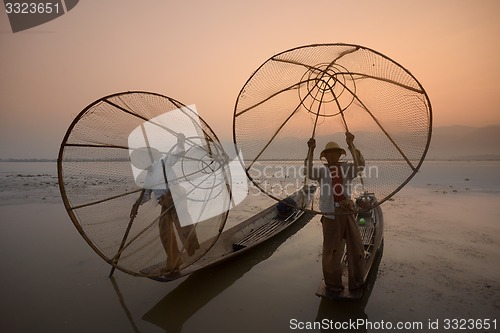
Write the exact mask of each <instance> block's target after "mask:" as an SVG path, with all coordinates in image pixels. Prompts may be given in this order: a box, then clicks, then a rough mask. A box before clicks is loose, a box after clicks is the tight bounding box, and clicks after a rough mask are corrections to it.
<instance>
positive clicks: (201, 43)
mask: <svg viewBox="0 0 500 333" xmlns="http://www.w3.org/2000/svg"><path fill="white" fill-rule="evenodd" d="M499 16H500V1H497V0H468V1H462V0H440V1H435V0H421V1H401V0H392V1H391V0H381V1H333V0H326V1H314V0H312V1H304V0H302V1H296V0H293V1H261V0H259V1H234V0H233V1H229V0H227V1H221V0H219V1H165V0H149V1H118V0H114V1H111V0H107V1H88V0H87V1H80V2H79V4H78V5H77V6H76V7H75V8H74V9H73V10H71V11H69V12H68V13H66V14H65V15H63V16H61V17H59V18H57V19H55V20H53V21H50V22H48V23H46V24H43V25H41V26H38V27H35V28H32V29H29V30H26V31H23V32H18V33H12V31H11V29H10V25H9V21H8V18H7V15H6V14H5V13H0V49H1V53H0V54H1V61H0V80H1V81H0V82H1V89H0V158H56V157H57V152H58V150H59V145H60V143H61V140H62V138H63V136H64V134H65V132H66V130H67V128H68V126H69V125H70V123H71V121H72V120H73V118H74V117H75V116H76V115H77V114H78V113H79V112H80V111H81V110H82V109H83V108H85V107H86V106H87V105H88V104H90V103H91V102H93V101H95V100H96V99H99V98H100V97H103V96H106V95H109V94H112V93H116V92H121V91H129V90H145V91H152V92H157V93H160V94H164V95H167V96H170V97H173V98H175V99H177V100H179V101H181V102H183V103H184V104H195V105H196V107H197V109H198V111H199V113H200V115H201V116H202V117H203V119H204V120H205V121H206V122H208V123H209V124H210V126H211V127H212V128H213V129H214V130H215V132H216V133H217V135H218V136H219V138H221V139H222V140H231V139H232V117H233V109H234V104H235V101H236V97H237V96H238V93H239V91H240V89H241V87H242V86H243V85H244V84H245V82H246V80H247V79H248V78H249V77H250V75H251V74H252V72H253V71H255V70H256V69H257V68H258V67H259V66H260V65H261V64H262V63H263V62H265V61H266V60H267V59H268V58H270V57H271V56H272V55H274V54H275V53H278V52H282V51H285V50H288V49H290V48H294V47H297V46H301V45H308V44H315V43H337V42H343V43H350V44H359V45H362V46H365V47H368V48H372V49H374V50H376V51H378V52H381V53H383V54H385V55H386V56H388V57H390V58H391V59H393V60H395V61H396V62H398V63H399V64H401V65H402V66H404V67H405V68H407V69H408V70H409V71H410V72H411V73H412V74H413V75H414V76H415V77H416V78H417V79H418V80H419V82H420V83H421V84H422V85H423V86H424V88H425V90H426V91H427V93H428V95H429V97H430V100H431V103H432V107H433V112H434V125H435V126H447V125H470V126H486V125H489V124H500V107H499V105H500V103H499V100H500V97H499V94H500V43H499V36H500V20H499V19H498V17H499Z"/></svg>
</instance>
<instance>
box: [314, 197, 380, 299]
mask: <svg viewBox="0 0 500 333" xmlns="http://www.w3.org/2000/svg"><path fill="white" fill-rule="evenodd" d="M363 200H364V201H365V202H366V201H371V202H374V201H375V200H376V199H375V196H373V194H364V195H363V196H362V197H360V198H358V200H356V203H357V204H359V203H360V202H362V201H363ZM356 221H357V222H358V228H359V231H360V233H361V240H362V241H363V245H364V247H365V275H364V281H367V279H368V275H369V274H370V272H371V271H372V268H373V266H374V265H373V263H374V262H375V261H376V259H377V256H379V255H381V253H382V248H383V241H384V219H383V216H382V209H381V208H380V206H376V207H375V208H373V209H371V210H368V211H366V212H362V213H358V214H357V215H356ZM342 265H343V268H344V270H343V274H342V283H343V285H344V286H347V285H348V283H347V281H348V275H347V255H346V247H344V254H343V257H342ZM363 292H364V288H359V289H356V290H349V289H348V288H347V287H346V288H345V289H344V290H342V291H341V292H340V293H339V292H334V291H332V290H330V289H328V288H327V287H326V285H325V281H324V280H323V281H321V283H320V286H319V288H318V291H317V292H316V295H318V296H320V297H324V298H327V299H330V300H343V299H360V298H362V297H363Z"/></svg>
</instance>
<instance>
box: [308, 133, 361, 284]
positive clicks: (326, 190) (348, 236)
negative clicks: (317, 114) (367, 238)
mask: <svg viewBox="0 0 500 333" xmlns="http://www.w3.org/2000/svg"><path fill="white" fill-rule="evenodd" d="M353 140H354V135H353V134H351V133H349V132H346V142H347V145H348V147H349V150H350V151H351V153H352V154H353V156H355V163H346V162H339V159H340V157H341V155H343V154H344V155H345V154H346V152H345V150H344V149H342V148H340V146H339V145H338V144H337V143H335V142H328V143H327V144H326V146H325V149H324V150H323V151H322V152H321V155H320V158H325V159H326V161H327V163H326V164H324V165H323V166H321V167H313V165H312V164H313V163H312V160H313V155H314V148H315V147H316V141H315V140H314V139H310V140H309V142H308V143H307V144H308V146H309V155H308V157H307V159H306V170H307V176H308V178H310V179H313V180H317V181H319V183H320V203H319V205H320V207H319V208H320V210H321V211H322V212H334V211H337V212H339V213H340V214H335V215H323V217H322V218H321V224H322V226H323V258H322V265H323V277H324V280H325V284H326V286H327V287H328V288H329V289H331V290H332V291H333V292H340V291H342V290H343V289H344V286H343V285H342V263H341V260H342V255H343V247H344V240H345V242H346V243H347V260H348V273H349V289H357V288H361V287H362V286H363V283H364V281H363V280H364V247H363V243H362V241H361V235H360V233H359V229H358V227H357V225H356V220H355V218H354V215H353V214H348V213H349V212H353V209H354V203H353V201H352V200H351V199H350V197H351V193H350V186H349V185H350V182H351V181H352V179H353V178H355V177H356V175H357V172H356V167H358V169H357V170H358V171H359V170H360V168H362V167H363V166H364V159H363V156H362V155H361V152H360V151H359V150H357V149H355V148H354V146H353ZM354 154H355V155H354ZM356 164H357V165H356ZM346 213H347V214H346Z"/></svg>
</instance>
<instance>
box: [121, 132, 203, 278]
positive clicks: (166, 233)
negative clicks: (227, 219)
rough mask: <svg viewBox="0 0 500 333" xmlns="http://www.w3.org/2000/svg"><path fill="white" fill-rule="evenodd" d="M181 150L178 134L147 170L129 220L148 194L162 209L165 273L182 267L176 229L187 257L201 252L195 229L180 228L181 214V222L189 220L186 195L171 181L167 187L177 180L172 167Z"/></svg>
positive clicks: (183, 139)
mask: <svg viewBox="0 0 500 333" xmlns="http://www.w3.org/2000/svg"><path fill="white" fill-rule="evenodd" d="M184 146H185V136H184V135H183V134H178V136H177V145H176V147H175V149H174V150H173V151H172V152H171V153H170V154H167V156H165V157H162V158H160V159H158V160H156V161H154V162H153V163H152V164H151V165H150V166H149V167H148V168H147V169H146V172H147V174H146V176H145V178H144V190H143V191H144V193H143V194H142V195H141V196H140V197H139V198H138V199H137V201H136V202H135V204H134V206H133V207H132V211H131V213H130V217H131V218H132V217H134V216H135V215H136V214H137V210H138V208H139V206H140V205H142V204H144V203H146V202H148V201H149V200H151V194H154V196H155V198H156V200H157V201H158V203H159V204H160V205H161V214H160V217H159V231H160V239H161V243H162V245H163V248H164V250H165V252H166V254H167V262H166V268H165V269H163V270H162V271H164V272H165V273H171V272H174V271H176V270H178V269H179V267H180V265H181V264H182V259H181V254H182V252H181V251H180V250H179V246H178V244H177V237H176V233H175V229H177V233H178V235H179V239H180V240H181V242H182V244H183V248H184V249H185V250H186V252H187V254H188V255H189V256H192V255H193V254H194V253H195V251H196V250H197V249H199V248H200V244H199V242H198V238H197V236H196V230H195V227H194V225H193V224H192V223H187V225H186V226H181V224H180V222H179V214H182V219H183V221H186V220H187V219H189V220H190V219H191V217H190V215H189V212H188V208H187V203H186V191H185V190H184V189H183V188H182V186H180V185H179V184H176V183H174V182H172V181H171V184H169V183H168V180H167V179H177V177H176V176H175V172H174V170H173V166H174V165H175V164H176V163H177V162H178V161H179V159H181V158H182V157H183V156H184V155H185V152H186V150H185V147H184ZM147 153H148V154H149V156H150V157H151V156H152V154H151V151H148V152H147ZM167 175H168V177H167ZM174 196H175V200H174ZM174 201H175V202H174ZM174 226H175V229H174Z"/></svg>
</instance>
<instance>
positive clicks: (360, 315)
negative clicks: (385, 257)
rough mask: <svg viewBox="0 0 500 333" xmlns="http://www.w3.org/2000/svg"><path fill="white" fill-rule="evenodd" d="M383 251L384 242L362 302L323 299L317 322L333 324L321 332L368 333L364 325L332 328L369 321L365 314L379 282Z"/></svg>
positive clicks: (374, 263)
mask: <svg viewBox="0 0 500 333" xmlns="http://www.w3.org/2000/svg"><path fill="white" fill-rule="evenodd" d="M383 249H384V243H383V242H382V245H381V246H380V251H379V253H377V257H376V258H375V261H374V262H373V267H372V270H371V272H370V274H369V275H368V279H367V281H366V287H365V291H364V294H363V297H362V298H361V299H360V300H352V301H347V300H346V301H331V300H328V299H325V298H322V299H321V302H320V304H319V308H318V314H317V315H316V321H317V322H322V321H323V320H325V319H326V322H328V323H332V324H328V325H330V326H329V327H328V325H325V327H323V329H322V330H321V332H332V331H334V332H367V329H366V327H365V326H364V325H360V326H357V327H354V328H353V327H352V326H351V327H349V326H346V329H342V328H339V329H337V330H333V329H332V327H335V326H334V325H335V323H349V322H350V321H351V322H352V321H354V322H356V321H358V320H368V316H367V315H366V313H365V307H366V304H367V303H368V300H369V299H370V295H371V293H372V290H373V287H374V285H375V281H376V280H377V275H378V269H379V266H380V261H381V260H382V253H383ZM338 325H340V324H338Z"/></svg>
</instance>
